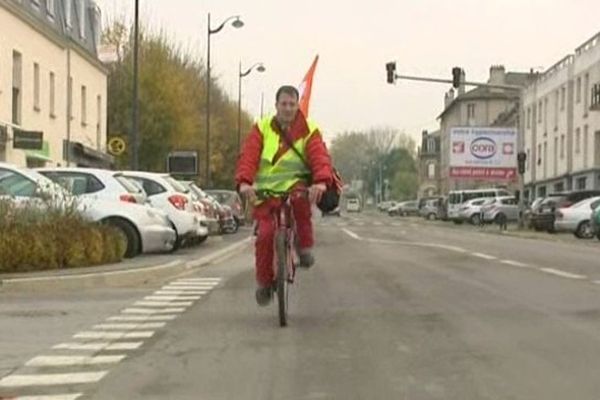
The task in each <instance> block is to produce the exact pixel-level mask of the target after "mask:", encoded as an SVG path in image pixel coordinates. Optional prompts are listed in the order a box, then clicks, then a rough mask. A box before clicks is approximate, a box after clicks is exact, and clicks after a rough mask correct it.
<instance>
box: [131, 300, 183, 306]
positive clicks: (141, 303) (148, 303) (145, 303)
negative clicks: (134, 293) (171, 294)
mask: <svg viewBox="0 0 600 400" xmlns="http://www.w3.org/2000/svg"><path fill="white" fill-rule="evenodd" d="M192 304H194V302H193V301H136V302H135V303H134V304H133V305H134V306H142V307H189V306H191V305H192Z"/></svg>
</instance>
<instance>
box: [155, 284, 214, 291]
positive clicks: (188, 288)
mask: <svg viewBox="0 0 600 400" xmlns="http://www.w3.org/2000/svg"><path fill="white" fill-rule="evenodd" d="M161 290H213V287H212V286H178V285H165V286H163V287H162V288H161Z"/></svg>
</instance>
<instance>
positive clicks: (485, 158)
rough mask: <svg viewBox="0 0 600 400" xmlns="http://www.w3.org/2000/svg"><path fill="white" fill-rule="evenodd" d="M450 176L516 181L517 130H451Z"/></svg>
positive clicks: (468, 128) (469, 128)
mask: <svg viewBox="0 0 600 400" xmlns="http://www.w3.org/2000/svg"><path fill="white" fill-rule="evenodd" d="M450 177H452V178H459V179H475V180H486V181H494V180H498V181H511V180H515V179H516V178H517V129H516V128H488V127H461V128H452V129H451V130H450Z"/></svg>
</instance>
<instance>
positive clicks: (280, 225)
mask: <svg viewBox="0 0 600 400" xmlns="http://www.w3.org/2000/svg"><path fill="white" fill-rule="evenodd" d="M291 196H293V194H290V195H289V196H287V197H286V198H285V199H284V200H283V202H282V205H281V207H279V210H278V212H277V213H275V214H274V215H273V218H274V223H275V235H274V238H275V240H276V238H277V236H278V234H281V233H282V234H284V236H285V238H286V248H287V263H286V264H287V277H286V278H287V281H288V283H290V284H291V283H294V279H295V277H296V265H297V262H298V253H297V251H296V221H295V219H294V213H293V212H292V203H291ZM273 248H274V252H273V253H274V257H273V269H274V277H275V280H277V268H276V266H277V246H276V243H273Z"/></svg>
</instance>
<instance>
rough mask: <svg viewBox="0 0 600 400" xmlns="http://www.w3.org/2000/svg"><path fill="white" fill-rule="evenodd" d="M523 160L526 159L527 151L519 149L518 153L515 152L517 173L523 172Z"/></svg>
mask: <svg viewBox="0 0 600 400" xmlns="http://www.w3.org/2000/svg"><path fill="white" fill-rule="evenodd" d="M525 161H527V153H525V152H524V151H520V152H519V154H517V162H518V165H519V174H521V175H523V174H524V173H525Z"/></svg>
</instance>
